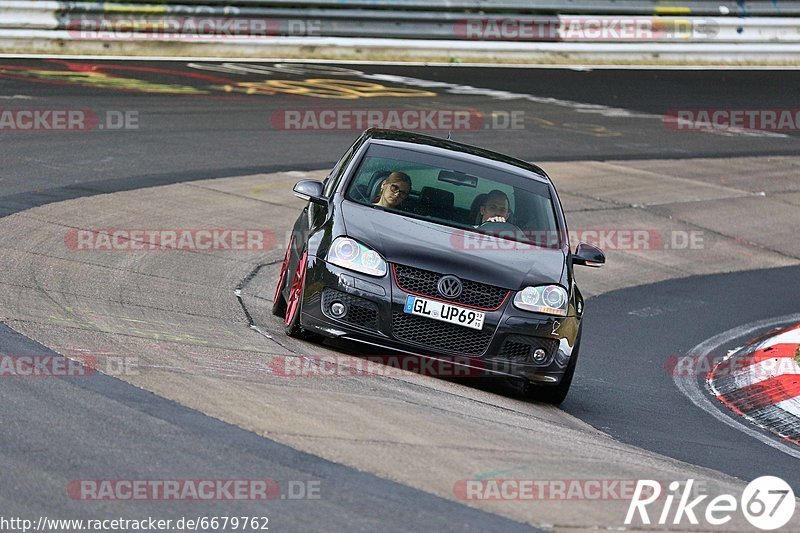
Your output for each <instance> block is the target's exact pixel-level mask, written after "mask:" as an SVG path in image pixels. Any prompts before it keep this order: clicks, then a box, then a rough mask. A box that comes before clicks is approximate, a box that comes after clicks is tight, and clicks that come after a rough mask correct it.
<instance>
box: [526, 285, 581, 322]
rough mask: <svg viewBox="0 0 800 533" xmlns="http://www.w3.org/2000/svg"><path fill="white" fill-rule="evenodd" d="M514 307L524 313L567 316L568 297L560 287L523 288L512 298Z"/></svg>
mask: <svg viewBox="0 0 800 533" xmlns="http://www.w3.org/2000/svg"><path fill="white" fill-rule="evenodd" d="M514 307H516V308H517V309H522V310H524V311H534V312H536V313H547V314H548V315H558V316H567V309H568V307H569V295H568V294H567V291H566V289H564V287H562V286H561V285H542V286H540V287H525V288H524V289H522V290H521V291H519V292H518V293H517V295H516V296H514Z"/></svg>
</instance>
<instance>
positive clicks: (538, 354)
mask: <svg viewBox="0 0 800 533" xmlns="http://www.w3.org/2000/svg"><path fill="white" fill-rule="evenodd" d="M546 358H547V354H546V353H545V351H544V350H542V349H541V348H537V349H536V350H535V351H534V352H533V360H534V361H536V362H537V363H541V362H542V361H544V360H545V359H546Z"/></svg>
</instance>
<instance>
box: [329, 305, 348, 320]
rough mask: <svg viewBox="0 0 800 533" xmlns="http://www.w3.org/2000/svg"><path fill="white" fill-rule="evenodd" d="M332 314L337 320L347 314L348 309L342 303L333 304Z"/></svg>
mask: <svg viewBox="0 0 800 533" xmlns="http://www.w3.org/2000/svg"><path fill="white" fill-rule="evenodd" d="M331 314H332V315H333V316H334V317H335V318H342V317H343V316H344V315H346V314H347V307H345V305H344V304H343V303H342V302H333V303H332V304H331Z"/></svg>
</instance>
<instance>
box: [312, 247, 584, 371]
mask: <svg viewBox="0 0 800 533" xmlns="http://www.w3.org/2000/svg"><path fill="white" fill-rule="evenodd" d="M407 296H408V293H407V292H405V291H403V290H402V289H401V288H400V287H399V286H398V285H397V283H396V282H395V280H394V279H393V276H392V275H391V273H390V274H388V275H386V276H384V277H382V278H374V277H371V276H367V275H363V274H359V273H357V272H353V271H350V270H345V269H343V268H340V267H337V266H335V265H332V264H330V263H327V262H326V261H324V260H321V259H319V258H315V257H312V258H309V264H308V270H307V278H306V284H305V292H304V297H303V308H302V314H301V318H300V321H301V324H302V326H303V328H305V329H307V330H310V331H313V332H315V333H319V334H322V335H324V336H327V337H335V338H342V339H348V340H352V341H356V342H360V343H363V344H367V345H371V346H373V347H375V348H378V349H388V350H392V351H397V352H402V353H405V354H410V355H414V356H419V357H423V358H432V359H437V360H440V361H441V360H443V361H447V362H450V363H452V364H454V365H456V366H458V367H459V368H467V369H469V372H468V373H467V374H466V375H470V376H472V375H475V376H509V377H515V378H523V379H525V380H528V381H532V382H537V383H540V384H542V385H548V384H549V385H556V384H558V383H559V382H560V380H561V377H562V376H563V374H564V372H565V369H566V366H567V363H568V362H569V359H570V357H571V356H572V350H573V347H574V346H575V340H576V337H577V333H578V329H579V326H580V318H578V317H576V316H568V317H554V316H549V315H544V314H539V313H531V312H526V311H520V310H518V309H516V308H515V307H514V306H513V304H512V303H511V300H512V297H511V296H513V295H510V297H508V298H506V300H505V301H504V302H503V304H502V305H501V306H500V308H499V309H497V310H494V311H487V310H484V311H483V312H484V313H485V319H484V326H483V329H482V330H481V331H477V330H473V329H470V328H465V327H463V326H457V325H451V324H447V323H444V322H441V321H437V320H432V319H428V318H424V317H418V316H412V315H408V314H406V313H404V312H403V308H404V306H405V301H406V297H407ZM334 301H337V302H340V303H343V304H344V305H345V307H346V308H347V310H348V312H347V314H346V315H345V316H344V317H341V318H335V317H334V316H333V314H332V312H331V304H332V303H333V302H334ZM537 349H541V350H543V351H544V352H545V355H546V357H545V359H544V360H542V361H541V362H536V361H534V360H533V357H532V354H533V353H534V351H536V350H537ZM540 355H541V354H540ZM460 375H462V376H463V375H465V374H463V373H461V374H460Z"/></svg>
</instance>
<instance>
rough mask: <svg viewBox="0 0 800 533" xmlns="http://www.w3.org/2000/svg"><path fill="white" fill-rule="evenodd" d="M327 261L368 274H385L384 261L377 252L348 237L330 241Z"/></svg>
mask: <svg viewBox="0 0 800 533" xmlns="http://www.w3.org/2000/svg"><path fill="white" fill-rule="evenodd" d="M327 261H328V262H329V263H333V264H334V265H338V266H340V267H342V268H347V269H350V270H355V271H356V272H362V273H364V274H369V275H370V276H385V275H386V272H387V268H386V261H385V260H384V259H383V257H381V256H380V254H379V253H378V252H376V251H375V250H373V249H371V248H369V247H367V246H364V245H363V244H361V243H360V242H358V241H356V240H354V239H351V238H349V237H338V238H337V239H336V240H334V241H333V242H332V243H331V247H330V249H329V250H328V257H327Z"/></svg>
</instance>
